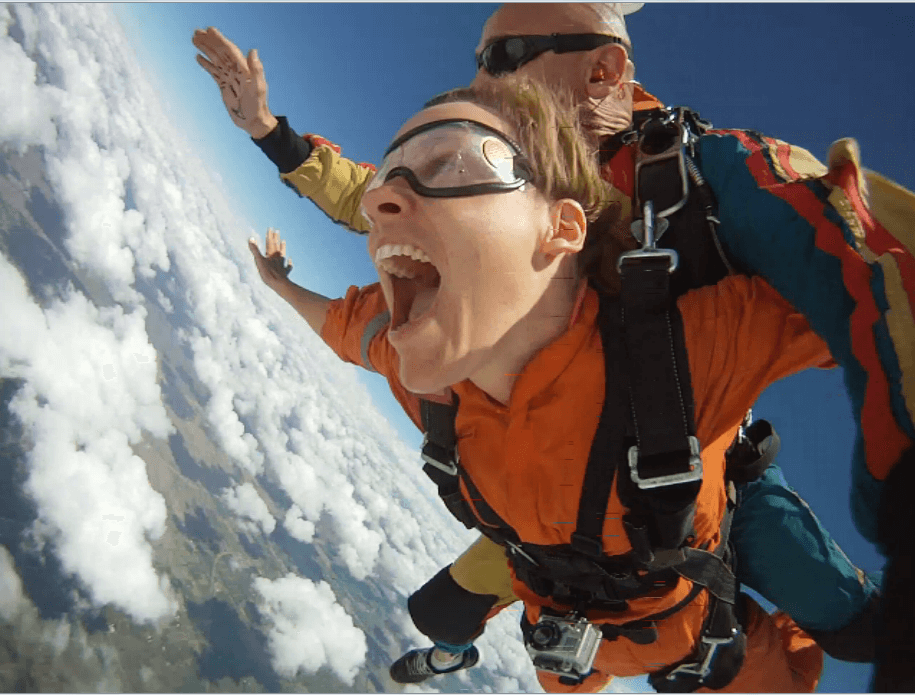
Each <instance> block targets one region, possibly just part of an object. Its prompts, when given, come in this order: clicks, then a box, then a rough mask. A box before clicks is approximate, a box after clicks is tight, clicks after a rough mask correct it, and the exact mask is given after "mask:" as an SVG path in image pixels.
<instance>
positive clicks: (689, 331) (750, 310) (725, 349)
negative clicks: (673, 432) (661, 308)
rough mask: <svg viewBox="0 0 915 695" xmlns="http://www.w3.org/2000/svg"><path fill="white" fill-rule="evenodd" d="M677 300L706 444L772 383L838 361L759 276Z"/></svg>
mask: <svg viewBox="0 0 915 695" xmlns="http://www.w3.org/2000/svg"><path fill="white" fill-rule="evenodd" d="M678 306H679V308H680V312H681V314H682V316H683V326H684V335H685V340H686V350H687V353H688V355H689V367H690V374H691V376H692V384H693V398H694V400H695V404H696V428H697V435H698V437H699V441H700V443H701V444H702V445H703V446H706V445H707V444H710V443H711V442H713V441H715V439H717V438H718V437H720V436H722V435H723V434H725V432H726V431H727V430H728V429H729V428H733V427H735V426H736V425H737V424H738V423H739V422H740V421H741V420H742V419H743V416H744V415H745V414H746V412H747V410H748V409H749V408H750V407H752V405H753V403H754V402H755V401H756V399H757V398H758V397H759V395H760V394H761V393H762V392H763V390H764V389H765V388H766V387H767V386H769V385H770V384H772V383H773V382H775V381H778V380H779V379H781V378H783V377H786V376H789V375H791V374H794V373H795V372H799V371H802V370H804V369H807V368H809V367H820V368H831V367H834V366H836V363H835V361H833V359H832V356H831V355H830V354H829V349H828V348H827V346H826V343H825V342H823V340H821V339H820V338H819V337H818V336H817V335H816V334H815V333H814V332H813V330H812V329H811V328H810V326H809V324H808V323H807V320H806V319H805V318H804V317H803V316H802V315H801V314H799V313H798V312H797V311H795V310H794V308H793V307H792V306H791V305H790V304H788V302H786V301H785V299H784V298H782V296H781V295H780V294H778V293H777V292H776V291H775V290H774V289H772V287H771V286H769V284H768V283H766V282H765V281H764V280H762V279H761V278H759V277H752V278H748V277H744V276H734V277H729V278H725V279H724V280H722V281H721V282H719V283H718V284H717V285H714V286H711V287H703V288H700V289H698V290H694V291H692V292H689V293H687V294H686V295H684V296H683V297H681V298H680V299H679V300H678Z"/></svg>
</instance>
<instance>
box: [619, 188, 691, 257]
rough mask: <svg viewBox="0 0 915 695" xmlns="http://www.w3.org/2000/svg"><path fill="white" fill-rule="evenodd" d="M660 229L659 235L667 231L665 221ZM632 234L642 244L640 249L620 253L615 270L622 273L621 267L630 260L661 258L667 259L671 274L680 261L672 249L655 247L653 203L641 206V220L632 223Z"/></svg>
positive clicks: (662, 221)
mask: <svg viewBox="0 0 915 695" xmlns="http://www.w3.org/2000/svg"><path fill="white" fill-rule="evenodd" d="M660 229H661V233H662V234H663V233H664V230H666V229H667V220H661V224H660ZM632 234H633V236H635V238H636V239H638V240H639V241H641V242H642V248H640V249H637V250H635V251H624V252H623V253H621V254H620V257H619V260H618V261H617V262H616V268H617V270H619V271H620V272H622V271H623V265H624V264H625V263H626V261H627V260H628V259H630V258H632V259H635V260H638V259H640V258H662V257H666V258H667V259H668V263H669V267H668V268H667V272H668V273H672V272H674V271H675V270H676V269H677V263H678V262H679V260H680V257H679V256H678V255H677V252H676V251H674V250H673V249H659V248H658V247H657V246H655V242H656V237H655V214H654V203H652V202H651V201H650V200H646V201H645V205H643V206H642V219H641V220H636V221H635V222H633V223H632Z"/></svg>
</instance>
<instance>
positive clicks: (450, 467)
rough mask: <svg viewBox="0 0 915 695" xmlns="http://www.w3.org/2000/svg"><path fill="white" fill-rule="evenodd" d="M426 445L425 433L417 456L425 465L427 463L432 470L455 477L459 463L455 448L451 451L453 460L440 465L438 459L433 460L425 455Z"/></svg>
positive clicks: (427, 436) (427, 439) (426, 436)
mask: <svg viewBox="0 0 915 695" xmlns="http://www.w3.org/2000/svg"><path fill="white" fill-rule="evenodd" d="M428 443H429V433H428V432H426V433H425V434H424V435H423V444H422V447H421V448H420V450H419V455H420V457H422V460H423V461H425V462H426V463H428V464H429V465H430V466H432V467H433V468H438V469H439V470H440V471H442V472H443V473H447V474H448V475H457V474H458V469H457V464H459V463H460V462H461V456H460V454H459V453H458V450H457V447H454V449H452V452H453V454H454V459H453V460H452V461H449V462H448V463H442V462H441V461H439V460H438V459H434V458H432V457H431V456H428V455H427V454H426V453H425V449H426V444H428Z"/></svg>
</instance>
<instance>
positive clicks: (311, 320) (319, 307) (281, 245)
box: [248, 229, 331, 335]
mask: <svg viewBox="0 0 915 695" xmlns="http://www.w3.org/2000/svg"><path fill="white" fill-rule="evenodd" d="M248 248H249V249H250V250H251V255H252V256H254V263H255V264H256V265H257V272H258V273H259V274H260V276H261V280H263V281H264V284H265V285H267V287H269V288H270V289H271V290H273V291H274V292H276V293H277V294H278V295H280V297H282V298H283V299H285V300H286V301H287V302H289V304H290V305H291V306H292V308H293V309H295V310H296V311H297V312H299V314H301V316H302V318H304V319H305V320H306V321H307V322H308V325H309V326H311V328H312V330H313V331H314V332H315V333H317V334H318V335H321V329H322V328H324V321H325V319H326V318H327V309H328V307H329V306H330V302H331V300H330V299H329V298H327V297H325V296H324V295H320V294H318V293H317V292H312V291H310V290H306V289H305V288H304V287H301V286H300V285H297V284H295V283H294V282H293V281H292V280H290V279H289V273H290V272H291V271H292V263H289V264H288V265H287V264H286V242H285V241H282V240H281V239H280V235H279V232H277V231H276V230H275V229H268V230H267V244H266V249H265V250H266V255H263V254H261V251H260V249H259V248H258V246H257V241H256V240H255V239H254V238H251V239H249V240H248Z"/></svg>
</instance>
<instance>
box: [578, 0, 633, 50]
mask: <svg viewBox="0 0 915 695" xmlns="http://www.w3.org/2000/svg"><path fill="white" fill-rule="evenodd" d="M587 4H588V6H589V7H590V8H591V9H592V10H594V12H595V14H597V16H598V18H599V19H600V21H601V23H602V24H603V27H602V28H601V32H600V33H602V34H609V35H610V36H616V37H617V38H619V39H623V40H624V41H625V42H626V43H627V44H628V43H629V34H628V33H627V32H626V20H625V19H624V17H625V16H626V15H627V14H632V13H633V12H638V11H639V10H641V9H642V7H643V6H644V5H645V3H644V2H589V3H587Z"/></svg>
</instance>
